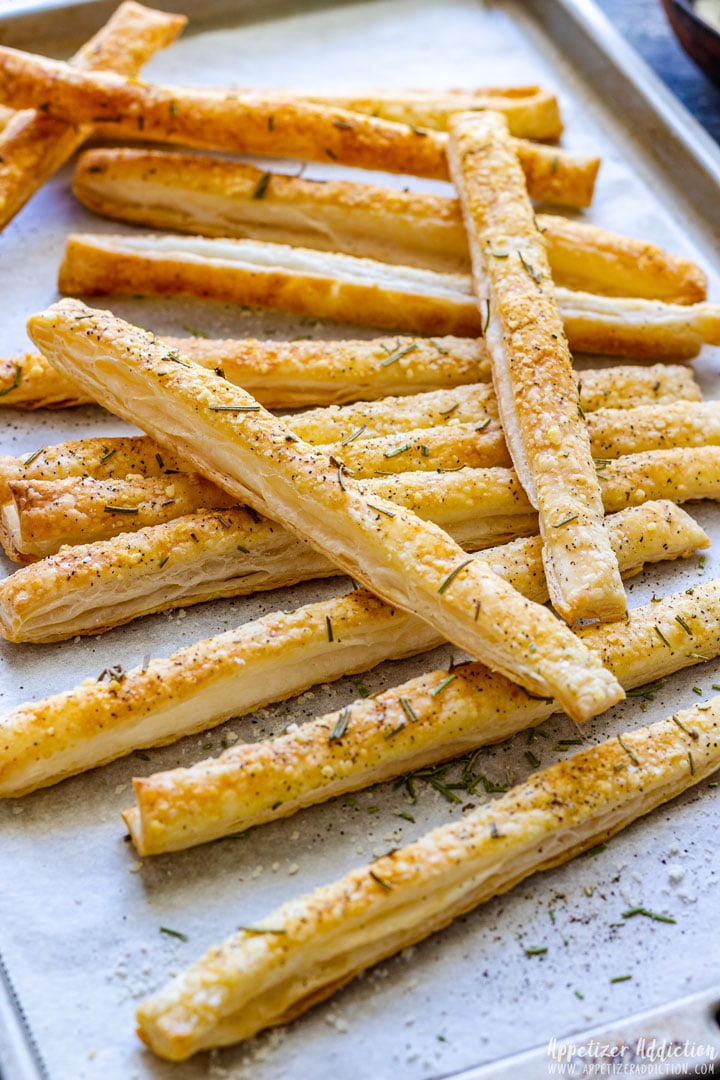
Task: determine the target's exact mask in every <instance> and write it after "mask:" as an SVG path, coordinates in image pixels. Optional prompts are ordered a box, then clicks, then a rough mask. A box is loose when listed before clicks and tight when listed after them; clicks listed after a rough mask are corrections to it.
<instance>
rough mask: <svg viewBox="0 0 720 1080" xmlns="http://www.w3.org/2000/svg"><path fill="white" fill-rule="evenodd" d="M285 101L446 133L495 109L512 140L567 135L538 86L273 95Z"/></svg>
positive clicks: (553, 105) (550, 99)
mask: <svg viewBox="0 0 720 1080" xmlns="http://www.w3.org/2000/svg"><path fill="white" fill-rule="evenodd" d="M272 93H273V94H277V96H278V97H283V98H288V97H289V98H298V99H300V100H302V101H311V102H313V104H315V105H330V106H334V107H335V108H338V109H347V110H348V111H349V112H359V113H367V114H368V115H369V116H379V117H382V119H383V120H393V121H395V122H396V123H399V124H411V125H412V126H414V127H427V128H435V129H436V130H438V131H446V130H447V123H448V117H449V116H451V115H452V114H453V113H456V112H465V110H471V109H478V110H482V109H493V110H494V111H495V112H499V113H502V114H503V116H505V117H506V119H507V122H508V127H509V128H510V131H511V133H512V134H513V135H515V136H517V137H519V138H524V139H547V140H553V139H559V138H560V136H561V135H562V132H563V126H562V121H561V120H560V110H559V108H558V102H557V98H556V97H555V95H554V94H551V93H550V92H549V91H548V90H543V89H542V88H541V87H539V86H535V87H529V86H527V87H517V88H513V87H509V88H498V89H493V88H490V89H489V90H486V89H480V90H369V91H367V92H366V93H364V94H362V95H360V94H332V93H329V94H328V93H320V92H319V91H314V90H308V91H306V90H300V91H298V90H282V89H278V90H273V91H272Z"/></svg>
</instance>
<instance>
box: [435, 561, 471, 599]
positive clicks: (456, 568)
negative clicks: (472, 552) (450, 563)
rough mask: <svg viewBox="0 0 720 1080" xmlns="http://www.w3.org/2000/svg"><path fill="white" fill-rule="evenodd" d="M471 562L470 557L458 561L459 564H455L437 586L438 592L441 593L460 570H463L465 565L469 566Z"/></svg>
mask: <svg viewBox="0 0 720 1080" xmlns="http://www.w3.org/2000/svg"><path fill="white" fill-rule="evenodd" d="M471 562H473V559H472V558H470V559H466V560H465V562H462V563H460V565H459V566H456V567H455V569H454V570H451V571H450V573H449V574H448V576H447V577H446V578H445V580H444V581H443V582H442V583H441V584H440V586H439V587H438V592H439V593H440V594H441V595H442V593H444V592H445V590H446V589H447V588H448V586H449V585H451V584H452V582H453V581H454V580H455V578H456V577H457V576H458V574H459V573H460V571H461V570H464V569H465V567H466V566H469V565H470V563H471Z"/></svg>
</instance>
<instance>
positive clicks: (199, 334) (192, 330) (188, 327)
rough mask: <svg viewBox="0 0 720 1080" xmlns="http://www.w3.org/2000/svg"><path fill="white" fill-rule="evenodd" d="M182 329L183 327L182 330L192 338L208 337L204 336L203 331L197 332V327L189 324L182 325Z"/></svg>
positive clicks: (207, 335)
mask: <svg viewBox="0 0 720 1080" xmlns="http://www.w3.org/2000/svg"><path fill="white" fill-rule="evenodd" d="M182 327H183V330H187V332H188V334H190V335H191V336H192V337H196V338H207V337H210V335H209V334H206V333H205V331H204V330H198V328H197V326H191V325H190V323H186V322H184V323H183V324H182Z"/></svg>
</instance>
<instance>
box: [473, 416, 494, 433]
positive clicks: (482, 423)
mask: <svg viewBox="0 0 720 1080" xmlns="http://www.w3.org/2000/svg"><path fill="white" fill-rule="evenodd" d="M490 420H491V417H489V416H486V417H485V419H484V420H481V421H480V423H479V424H476V425H475V430H476V431H484V430H485V428H486V427H487V426H488V424H489V423H490Z"/></svg>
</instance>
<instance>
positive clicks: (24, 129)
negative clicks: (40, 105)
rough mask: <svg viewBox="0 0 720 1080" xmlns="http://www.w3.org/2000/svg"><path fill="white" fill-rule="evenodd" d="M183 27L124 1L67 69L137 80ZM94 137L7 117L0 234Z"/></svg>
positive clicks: (26, 116)
mask: <svg viewBox="0 0 720 1080" xmlns="http://www.w3.org/2000/svg"><path fill="white" fill-rule="evenodd" d="M186 23H187V19H186V18H185V17H184V16H183V15H170V14H164V13H163V12H160V11H153V10H152V9H150V8H146V7H143V6H142V5H141V4H136V3H134V2H132V0H126V2H125V3H123V4H121V5H120V7H119V8H118V9H117V10H116V11H115V13H114V14H113V15H112V16H111V17H110V19H109V20H108V22H107V23H106V25H105V26H104V27H103V28H102V29H101V30H99V31H98V33H97V34H95V35H94V37H92V38H91V39H90V41H88V42H87V43H86V44H85V45H83V47H82V48H81V49H80V50H79V52H77V53H76V54H75V56H74V57H73V58H72V60H71V61H70V64H71V65H72V66H73V67H75V68H78V69H80V70H84V71H93V70H97V69H99V68H103V69H107V70H110V71H115V72H117V73H118V74H119V75H131V76H134V75H137V73H138V72H139V71H140V69H141V68H142V66H143V64H145V62H146V61H147V60H149V59H150V57H151V56H153V55H154V53H156V52H158V50H160V49H164V48H166V47H167V46H168V45H170V44H171V43H172V42H173V41H174V40H175V38H176V37H177V36H178V34H180V33H181V32H182V30H183V28H184V27H185V24H186ZM91 133H92V125H90V124H81V125H77V124H75V123H74V122H72V121H68V120H62V119H58V118H57V117H50V116H46V115H45V114H44V113H41V112H35V111H34V110H29V111H28V110H25V111H23V112H22V113H15V114H14V116H12V117H8V118H7V122H6V123H5V124H4V125H3V129H2V132H1V133H0V229H3V228H4V227H5V225H7V223H8V222H9V221H10V220H11V219H12V218H13V217H14V216H15V214H16V213H17V212H18V210H19V209H20V208H21V207H22V206H24V204H25V203H26V202H27V200H28V199H29V198H30V196H31V195H33V194H34V192H36V191H37V189H38V188H39V187H40V186H41V185H42V184H44V183H45V181H46V180H47V179H48V178H49V177H50V176H52V174H53V173H54V172H56V171H57V170H58V169H59V168H60V166H61V165H63V164H64V162H66V161H67V160H68V158H69V157H71V155H72V154H73V153H74V151H75V150H77V148H78V146H80V145H81V144H82V143H83V142H84V141H85V140H86V139H87V138H88V136H89V135H90V134H91Z"/></svg>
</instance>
